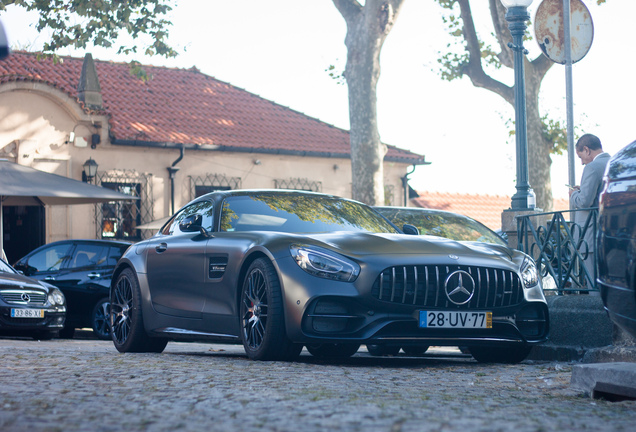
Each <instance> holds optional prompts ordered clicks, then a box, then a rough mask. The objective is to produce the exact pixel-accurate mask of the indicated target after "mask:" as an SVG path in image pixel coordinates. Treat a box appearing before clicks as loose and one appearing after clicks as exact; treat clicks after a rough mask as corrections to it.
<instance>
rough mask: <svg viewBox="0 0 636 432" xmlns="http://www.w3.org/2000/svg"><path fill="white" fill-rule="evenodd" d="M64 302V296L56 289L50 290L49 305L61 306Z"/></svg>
mask: <svg viewBox="0 0 636 432" xmlns="http://www.w3.org/2000/svg"><path fill="white" fill-rule="evenodd" d="M64 302H65V299H64V294H62V291H60V290H58V289H54V290H51V291H50V292H49V303H51V304H52V305H63V304H64Z"/></svg>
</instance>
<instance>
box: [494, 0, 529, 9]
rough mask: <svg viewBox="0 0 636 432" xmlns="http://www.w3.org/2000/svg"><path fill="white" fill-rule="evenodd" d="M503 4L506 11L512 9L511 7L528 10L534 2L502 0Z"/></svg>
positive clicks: (527, 0)
mask: <svg viewBox="0 0 636 432" xmlns="http://www.w3.org/2000/svg"><path fill="white" fill-rule="evenodd" d="M501 4H502V5H504V6H505V8H506V9H510V8H511V7H525V8H527V7H528V6H530V4H532V0H501Z"/></svg>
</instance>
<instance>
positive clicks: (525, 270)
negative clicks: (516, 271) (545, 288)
mask: <svg viewBox="0 0 636 432" xmlns="http://www.w3.org/2000/svg"><path fill="white" fill-rule="evenodd" d="M521 279H522V280H523V285H524V286H525V287H526V288H530V287H533V286H535V285H536V284H538V283H539V272H538V271H537V266H536V264H535V263H534V260H533V259H532V258H530V257H525V258H524V260H523V264H521Z"/></svg>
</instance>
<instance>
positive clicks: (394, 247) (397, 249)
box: [309, 232, 514, 260]
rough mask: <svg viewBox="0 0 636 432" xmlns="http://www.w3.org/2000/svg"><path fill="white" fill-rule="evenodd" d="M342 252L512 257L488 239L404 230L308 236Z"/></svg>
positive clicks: (347, 253) (511, 254)
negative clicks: (457, 238) (464, 239)
mask: <svg viewBox="0 0 636 432" xmlns="http://www.w3.org/2000/svg"><path fill="white" fill-rule="evenodd" d="M309 237H311V238H313V239H314V240H317V241H320V242H322V243H325V244H326V245H329V246H331V247H332V248H333V249H334V250H336V251H338V252H340V253H343V254H345V255H351V254H353V255H357V256H364V255H393V254H396V255H397V254H399V255H404V254H406V255H410V254H418V255H445V256H446V255H457V256H462V257H467V256H470V257H475V258H488V257H489V258H491V259H492V258H501V259H505V260H510V259H512V256H513V255H514V251H513V250H512V249H510V248H508V247H505V246H501V245H495V244H491V243H479V242H458V241H454V240H449V239H446V238H442V237H435V236H427V235H421V236H413V235H406V234H371V233H357V232H351V233H350V232H347V233H329V234H315V235H311V236H309Z"/></svg>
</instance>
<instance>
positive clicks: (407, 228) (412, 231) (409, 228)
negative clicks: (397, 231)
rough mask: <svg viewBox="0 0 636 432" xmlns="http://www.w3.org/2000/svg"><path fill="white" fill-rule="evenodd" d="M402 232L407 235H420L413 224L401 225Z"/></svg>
mask: <svg viewBox="0 0 636 432" xmlns="http://www.w3.org/2000/svg"><path fill="white" fill-rule="evenodd" d="M402 232H403V233H404V234H408V235H420V230H419V229H417V227H416V226H415V225H410V224H404V225H403V226H402Z"/></svg>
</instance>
